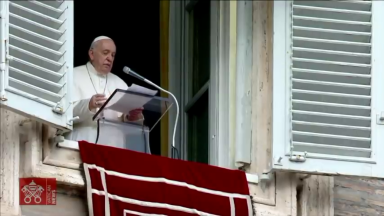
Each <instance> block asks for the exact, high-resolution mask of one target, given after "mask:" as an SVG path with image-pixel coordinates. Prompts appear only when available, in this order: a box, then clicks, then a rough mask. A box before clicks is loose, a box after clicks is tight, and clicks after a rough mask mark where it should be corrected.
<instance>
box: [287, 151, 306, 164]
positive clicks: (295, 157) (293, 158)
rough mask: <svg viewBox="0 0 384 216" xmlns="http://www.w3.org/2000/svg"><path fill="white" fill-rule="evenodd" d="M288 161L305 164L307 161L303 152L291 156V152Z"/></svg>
mask: <svg viewBox="0 0 384 216" xmlns="http://www.w3.org/2000/svg"><path fill="white" fill-rule="evenodd" d="M289 160H290V161H292V162H305V161H306V160H307V152H304V154H293V153H292V152H291V156H290V157H289Z"/></svg>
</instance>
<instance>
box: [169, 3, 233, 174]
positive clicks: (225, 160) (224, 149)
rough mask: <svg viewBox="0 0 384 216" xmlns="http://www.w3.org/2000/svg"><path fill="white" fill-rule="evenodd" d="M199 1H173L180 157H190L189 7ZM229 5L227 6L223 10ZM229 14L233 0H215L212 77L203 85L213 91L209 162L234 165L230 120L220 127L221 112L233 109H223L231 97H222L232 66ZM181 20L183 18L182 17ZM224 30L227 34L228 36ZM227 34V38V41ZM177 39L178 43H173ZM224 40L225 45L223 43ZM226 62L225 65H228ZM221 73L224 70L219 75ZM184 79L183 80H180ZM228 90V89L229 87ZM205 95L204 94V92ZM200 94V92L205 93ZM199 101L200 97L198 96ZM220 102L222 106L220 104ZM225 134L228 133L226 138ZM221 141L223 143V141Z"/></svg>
mask: <svg viewBox="0 0 384 216" xmlns="http://www.w3.org/2000/svg"><path fill="white" fill-rule="evenodd" d="M195 3H196V1H188V0H184V1H179V2H172V1H171V2H170V12H171V14H170V34H169V35H170V38H169V41H171V43H170V52H169V59H170V62H169V70H170V72H169V87H170V90H171V91H172V92H174V93H175V96H176V97H177V99H178V100H179V103H180V119H179V120H180V121H179V125H178V128H177V132H176V145H177V146H176V147H177V148H178V151H179V157H180V158H181V159H187V157H188V150H187V149H188V146H187V140H188V131H187V117H188V116H187V113H186V109H185V108H186V106H191V105H192V104H191V103H189V104H188V102H190V101H191V100H192V98H190V97H189V96H190V92H189V91H188V90H189V89H191V88H190V85H189V84H188V82H187V78H188V77H189V76H188V75H189V74H190V67H189V64H187V63H186V62H188V63H189V62H190V59H189V58H190V56H189V55H190V53H191V52H190V50H189V49H188V43H189V41H191V38H190V34H189V23H190V20H189V17H188V12H187V10H186V9H187V8H188V9H190V7H191V6H193V4H195ZM224 7H226V8H227V10H225V11H224V10H223V8H224ZM225 16H229V2H228V3H225V2H217V1H211V15H210V22H211V39H210V40H211V52H210V58H211V60H210V62H211V63H210V79H209V81H208V82H207V83H206V84H205V85H204V87H203V88H207V90H208V94H209V133H208V134H209V142H208V143H209V147H208V149H209V153H208V155H209V158H208V161H209V164H211V165H217V166H224V167H232V166H230V164H229V160H230V158H229V154H228V150H229V140H228V133H227V132H226V133H224V131H228V128H229V124H225V127H219V124H220V122H219V120H218V116H223V117H224V118H223V119H222V120H220V121H223V122H228V121H229V113H228V112H229V111H228V110H227V109H223V108H222V105H223V104H229V101H228V99H227V97H220V96H219V92H222V91H223V90H224V91H225V90H226V89H227V88H229V81H228V80H229V68H228V65H226V64H228V61H229V60H228V59H229V54H227V53H225V52H226V51H227V52H228V51H229V48H228V46H229V44H228V43H226V42H228V41H229V31H226V32H221V31H222V29H225V28H224V26H228V27H229V19H226V21H225V22H223V20H222V19H223V18H222V17H225ZM179 20H180V21H179ZM224 34H226V36H225V37H224ZM224 38H225V40H226V41H225V42H224V41H223V40H224ZM172 41H175V43H172ZM223 44H224V46H223ZM175 56H181V57H179V59H177V58H176V59H175ZM224 65H225V66H224ZM219 73H222V74H220V75H223V76H220V77H219ZM178 80H181V82H178ZM221 81H223V85H219V82H221ZM220 84H221V83H220ZM227 91H228V90H227ZM201 95H202V94H201ZM201 95H200V96H201ZM196 101H197V100H196ZM219 105H220V106H221V107H219ZM175 114H176V112H175V110H170V115H169V122H170V124H169V125H168V127H169V137H172V133H173V126H174V122H175V116H176V115H175ZM220 131H223V132H222V133H221V132H220ZM221 136H227V137H226V138H223V137H221ZM219 142H220V143H219ZM169 145H170V146H169V155H171V144H169Z"/></svg>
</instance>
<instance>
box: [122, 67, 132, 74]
mask: <svg viewBox="0 0 384 216" xmlns="http://www.w3.org/2000/svg"><path fill="white" fill-rule="evenodd" d="M123 71H124V73H126V74H129V72H131V69H130V68H129V67H127V66H124V68H123Z"/></svg>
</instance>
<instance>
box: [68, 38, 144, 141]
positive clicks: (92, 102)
mask: <svg viewBox="0 0 384 216" xmlns="http://www.w3.org/2000/svg"><path fill="white" fill-rule="evenodd" d="M88 54H89V62H88V63H87V64H85V65H82V66H78V67H76V68H74V71H73V77H74V90H73V98H74V109H73V116H78V117H79V119H78V120H76V121H75V122H74V127H73V131H72V132H71V133H69V134H68V136H67V139H69V140H74V141H80V140H86V141H89V142H91V143H94V142H95V141H96V138H97V133H98V132H97V122H96V121H93V120H92V117H93V116H94V115H95V114H96V112H97V111H98V109H100V107H101V106H102V105H103V104H104V103H105V102H106V100H107V98H108V96H110V95H111V94H112V93H113V92H114V91H115V89H123V90H126V89H128V86H127V84H126V83H125V82H124V81H123V80H122V79H120V78H119V77H118V76H116V75H114V74H112V73H111V69H112V66H113V62H114V59H115V55H116V46H115V43H114V42H113V40H112V39H111V38H109V37H106V36H100V37H97V38H95V40H94V41H93V42H92V45H91V47H90V49H89V52H88ZM103 115H104V117H105V118H106V119H109V120H114V121H125V122H126V121H128V122H129V121H131V122H139V123H142V120H143V115H142V108H138V109H136V110H132V111H130V112H129V113H127V114H122V113H118V112H115V111H111V110H105V111H104V112H103ZM99 136H103V139H102V140H100V139H99V143H100V144H105V145H112V146H115V147H120V148H124V147H125V142H126V138H125V133H124V132H122V131H121V130H119V129H118V128H116V127H113V126H111V127H108V126H107V127H104V126H103V127H102V128H101V129H100V135H99Z"/></svg>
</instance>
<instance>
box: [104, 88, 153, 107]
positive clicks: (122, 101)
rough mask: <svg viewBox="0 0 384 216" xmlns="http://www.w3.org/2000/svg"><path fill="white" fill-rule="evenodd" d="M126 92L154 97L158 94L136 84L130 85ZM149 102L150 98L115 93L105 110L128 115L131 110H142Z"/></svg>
mask: <svg viewBox="0 0 384 216" xmlns="http://www.w3.org/2000/svg"><path fill="white" fill-rule="evenodd" d="M128 90H129V91H132V92H136V93H141V94H146V95H148V96H155V95H156V94H157V92H158V91H157V90H151V89H148V88H145V87H142V86H139V85H136V84H132V85H131V87H129V88H128ZM150 100H152V98H151V97H145V96H141V95H134V94H130V93H125V92H117V93H116V94H115V95H114V96H113V98H111V100H110V101H109V102H108V104H107V106H105V109H109V110H114V111H117V112H120V113H128V112H130V111H131V110H134V109H138V108H142V107H143V106H144V105H145V104H146V103H148V101H150Z"/></svg>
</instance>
